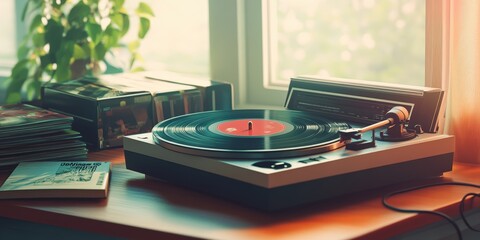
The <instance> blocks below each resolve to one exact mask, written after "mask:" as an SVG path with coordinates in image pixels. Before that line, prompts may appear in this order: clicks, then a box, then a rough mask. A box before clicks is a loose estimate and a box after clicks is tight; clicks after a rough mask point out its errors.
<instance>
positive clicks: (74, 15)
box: [68, 1, 90, 26]
mask: <svg viewBox="0 0 480 240" xmlns="http://www.w3.org/2000/svg"><path fill="white" fill-rule="evenodd" d="M88 16H90V7H89V6H87V5H85V3H83V1H79V2H78V3H77V4H76V5H75V6H74V7H73V8H72V10H70V13H68V22H69V23H70V24H71V25H72V26H83V25H84V24H85V22H86V21H85V18H87V17H88Z"/></svg>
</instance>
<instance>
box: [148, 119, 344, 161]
mask: <svg viewBox="0 0 480 240" xmlns="http://www.w3.org/2000/svg"><path fill="white" fill-rule="evenodd" d="M347 128H349V125H348V124H347V123H345V122H338V121H333V120H330V119H327V118H324V117H320V116H316V115H312V114H308V113H306V112H300V111H292V110H232V111H210V112H199V113H194V114H188V115H182V116H178V117H174V118H170V119H167V120H165V121H162V122H160V123H158V124H157V125H156V126H155V127H154V128H153V130H152V135H153V139H154V141H155V143H156V144H159V145H161V146H163V147H165V148H167V149H170V150H173V151H178V152H182V153H188V154H194V155H199V156H206V157H216V158H232V159H242V158H244V159H252V158H284V157H294V156H303V155H310V154H316V153H321V152H326V151H330V150H333V149H336V148H340V147H342V146H343V145H344V144H343V142H340V141H339V136H338V131H339V130H342V129H347Z"/></svg>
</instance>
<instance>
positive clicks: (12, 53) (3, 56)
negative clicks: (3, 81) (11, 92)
mask: <svg viewBox="0 0 480 240" xmlns="http://www.w3.org/2000/svg"><path fill="white" fill-rule="evenodd" d="M1 11H2V13H1V15H2V22H3V24H0V32H2V33H3V34H1V35H0V43H2V47H1V48H0V76H1V77H5V76H9V75H10V67H12V66H13V64H14V62H15V59H16V49H17V44H16V34H15V32H16V31H15V26H16V25H15V24H6V23H15V19H16V13H15V1H14V0H7V1H2V8H1Z"/></svg>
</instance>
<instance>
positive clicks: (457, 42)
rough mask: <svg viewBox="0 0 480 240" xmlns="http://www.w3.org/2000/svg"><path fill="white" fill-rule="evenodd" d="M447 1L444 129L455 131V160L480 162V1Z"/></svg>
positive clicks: (444, 60) (449, 132)
mask: <svg viewBox="0 0 480 240" xmlns="http://www.w3.org/2000/svg"><path fill="white" fill-rule="evenodd" d="M446 1H449V2H448V3H447V4H446V6H447V11H448V13H447V14H445V15H444V17H446V18H447V20H448V21H443V24H444V25H446V26H444V29H445V30H446V33H447V34H444V37H446V38H448V39H447V41H446V43H447V44H446V46H447V49H446V51H447V52H446V54H444V58H443V62H444V67H445V68H446V70H447V71H446V72H447V74H446V76H444V77H445V78H446V79H444V84H446V86H448V95H447V102H448V104H447V115H446V116H447V118H446V124H445V127H446V128H445V130H446V133H448V134H453V135H455V161H458V162H468V163H475V164H480V1H476V0H474V1H472V0H446ZM444 20H445V19H444ZM445 56H446V57H445Z"/></svg>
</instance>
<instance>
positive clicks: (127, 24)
mask: <svg viewBox="0 0 480 240" xmlns="http://www.w3.org/2000/svg"><path fill="white" fill-rule="evenodd" d="M121 15H122V18H123V28H122V29H121V36H124V35H125V34H127V32H128V29H130V18H129V17H128V14H124V13H121Z"/></svg>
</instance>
